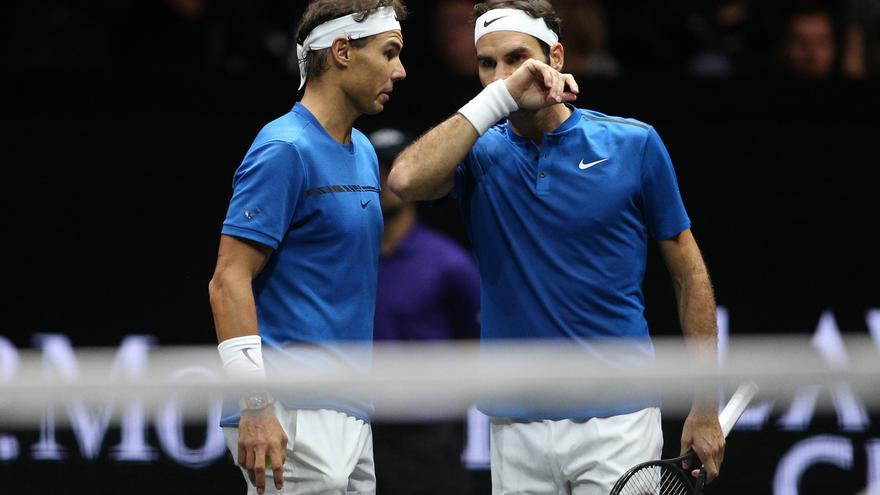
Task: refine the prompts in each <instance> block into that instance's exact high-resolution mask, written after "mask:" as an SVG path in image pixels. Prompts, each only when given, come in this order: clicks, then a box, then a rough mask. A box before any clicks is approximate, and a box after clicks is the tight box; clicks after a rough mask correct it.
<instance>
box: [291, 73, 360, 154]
mask: <svg viewBox="0 0 880 495" xmlns="http://www.w3.org/2000/svg"><path fill="white" fill-rule="evenodd" d="M300 104H301V105H302V106H304V107H306V108H307V109H308V110H309V111H310V112H312V115H314V116H315V118H316V119H317V120H318V122H320V123H321V126H322V127H323V128H324V130H325V131H327V134H329V135H330V137H332V138H333V139H335V140H336V141H337V142H339V143H340V144H351V128H352V126H354V121H355V120H357V118H358V117H360V112H359V111H358V110H357V109H355V108H354V105H352V104H351V101H350V100H349V99H348V97H347V96H346V95H345V93H344V92H343V91H342V90H341V89H340V88H339V86H338V85H335V84H324V83H323V81H310V82H309V83H308V85H307V86H306V92H305V94H304V95H303V97H302V100H300Z"/></svg>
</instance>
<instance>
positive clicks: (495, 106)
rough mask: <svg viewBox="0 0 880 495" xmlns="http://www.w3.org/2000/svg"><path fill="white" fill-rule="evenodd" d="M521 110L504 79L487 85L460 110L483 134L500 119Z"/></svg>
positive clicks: (479, 132)
mask: <svg viewBox="0 0 880 495" xmlns="http://www.w3.org/2000/svg"><path fill="white" fill-rule="evenodd" d="M516 110H519V105H518V104H517V103H516V100H515V99H513V96H511V94H510V91H508V89H507V86H506V85H505V84H504V80H503V79H499V80H497V81H495V82H493V83H492V84H490V85H488V86H486V87H485V88H484V89H483V91H481V92H480V94H478V95H477V96H476V97H474V99H473V100H471V101H469V102H468V104H467V105H465V106H463V107H461V110H459V111H458V113H460V114H461V115H462V116H463V117H464V118H466V119H468V121H469V122H470V123H471V125H473V126H474V129H476V130H477V133H478V134H479V135H480V136H482V135H483V134H485V133H486V131H488V130H489V128H490V127H492V126H493V125H495V124H496V123H497V122H498V121H499V120H501V119H503V118H504V117H507V116H508V115H510V114H511V113H512V112H515V111H516Z"/></svg>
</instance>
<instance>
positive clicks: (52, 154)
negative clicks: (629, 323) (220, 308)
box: [0, 71, 880, 493]
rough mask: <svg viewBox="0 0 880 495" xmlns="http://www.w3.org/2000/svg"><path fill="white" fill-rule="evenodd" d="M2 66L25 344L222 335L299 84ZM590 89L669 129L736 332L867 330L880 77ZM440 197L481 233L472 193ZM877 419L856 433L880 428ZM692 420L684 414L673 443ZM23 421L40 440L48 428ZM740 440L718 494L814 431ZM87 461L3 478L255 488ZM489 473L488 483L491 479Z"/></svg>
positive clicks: (826, 477)
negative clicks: (230, 263)
mask: <svg viewBox="0 0 880 495" xmlns="http://www.w3.org/2000/svg"><path fill="white" fill-rule="evenodd" d="M4 79H5V80H6V83H7V85H6V88H5V89H4V90H3V97H2V99H3V111H2V113H0V126H2V138H0V139H2V148H0V149H2V163H3V170H2V179H0V219H2V220H0V233H2V239H3V240H2V245H3V248H2V249H3V256H2V257H0V270H2V274H3V279H4V284H3V286H4V289H3V291H4V296H3V298H2V306H3V307H2V311H0V335H2V336H5V337H6V338H8V339H10V340H11V341H12V342H13V343H14V344H15V345H16V346H18V347H20V348H24V347H28V346H29V345H31V338H32V335H33V334H35V333H37V332H47V331H48V332H59V333H65V334H67V335H69V336H70V337H71V339H72V340H73V343H74V344H75V345H78V346H86V345H108V346H115V345H118V344H119V341H120V340H121V338H122V336H124V335H126V334H130V333H147V334H151V335H155V336H156V337H157V338H158V341H159V343H160V344H210V343H213V342H215V337H214V332H213V326H212V321H211V316H210V309H209V306H208V300H207V289H206V287H207V283H208V280H209V279H210V276H211V272H212V269H213V264H214V261H215V254H216V248H217V242H218V235H219V229H220V224H221V222H222V220H223V217H224V215H225V209H226V203H227V201H228V199H229V196H230V192H231V179H232V174H233V172H234V170H235V168H236V167H237V166H238V164H239V161H240V160H241V158H242V156H243V154H244V152H245V151H246V149H247V147H248V145H249V144H250V142H251V140H252V139H253V137H254V136H255V135H256V133H257V131H258V130H259V129H260V127H261V126H262V125H263V124H264V123H266V122H267V121H269V120H271V119H273V118H275V117H276V116H278V115H280V114H282V113H284V112H286V111H287V110H289V108H290V107H291V106H292V105H293V103H294V102H295V101H296V99H297V96H296V92H295V87H296V83H297V81H295V80H293V79H292V78H269V79H265V78H256V77H255V78H251V79H230V78H224V77H208V76H205V77H198V78H191V77H190V78H184V77H179V78H177V77H173V76H168V77H161V78H159V77H156V78H152V77H151V78H146V79H144V78H138V77H132V76H120V77H113V76H100V77H98V76H96V77H89V76H82V77H71V76H70V75H69V74H67V75H53V74H37V75H32V76H17V77H15V78H11V77H5V78H4ZM581 88H582V93H583V96H582V97H581V100H580V102H579V105H580V106H583V107H587V108H592V109H596V110H599V111H602V112H605V113H608V114H612V115H618V116H625V117H635V118H638V119H640V120H643V121H646V122H648V123H650V124H652V125H654V126H655V127H656V128H657V130H658V132H659V133H660V135H661V137H663V138H664V140H665V142H666V144H667V147H668V148H669V151H670V154H671V155H672V157H673V160H674V162H675V164H676V167H677V172H678V177H679V181H680V185H681V190H682V193H683V196H684V199H685V204H686V206H687V208H688V211H689V213H690V215H691V218H692V220H693V223H694V225H693V230H694V233H695V235H696V237H697V240H698V242H699V243H700V245H701V248H702V249H703V252H704V255H705V258H706V260H707V263H708V266H709V269H710V272H711V274H712V277H713V281H714V283H715V286H716V295H717V299H718V303H719V305H722V306H724V307H726V308H727V309H728V311H729V314H730V330H731V333H732V334H733V335H736V334H758V333H767V332H774V333H804V334H809V333H812V332H813V331H814V329H815V328H816V324H817V322H818V320H819V315H820V313H822V312H823V311H825V310H832V311H833V313H834V315H835V317H836V319H837V322H838V326H839V327H840V329H841V331H842V332H844V333H856V334H864V333H866V332H867V331H868V330H867V326H866V323H865V312H866V311H867V310H868V309H870V308H880V291H878V283H877V281H878V279H880V277H878V276H880V262H878V258H877V246H878V243H877V240H876V239H877V235H876V234H877V230H878V218H880V215H878V214H880V203H878V199H877V194H876V192H877V191H878V190H880V172H878V167H880V159H878V158H877V156H878V155H877V148H878V142H880V124H878V123H877V121H876V115H877V114H878V112H880V98H878V96H877V95H878V84H877V83H876V82H862V83H856V82H824V83H811V82H795V81H777V82H769V83H768V82H766V81H758V80H738V81H692V80H660V79H658V80H631V79H627V80H620V81H597V80H585V81H582V82H581ZM477 89H478V84H477V83H476V82H475V81H474V80H470V79H468V80H447V79H446V78H445V77H443V76H441V75H438V74H432V73H431V72H430V71H426V72H423V73H422V75H421V76H420V77H419V76H415V75H412V76H411V77H410V79H408V80H407V81H404V82H403V83H401V84H400V85H399V87H398V89H397V90H396V91H395V93H394V95H393V99H392V101H391V102H390V104H389V105H388V109H387V110H386V112H385V113H384V114H382V115H380V116H375V117H363V118H362V119H361V120H360V121H359V122H358V123H357V124H356V126H357V127H358V128H360V129H362V130H364V131H368V130H372V129H375V128H378V127H382V126H398V127H402V128H405V129H406V130H408V131H410V132H412V133H416V134H418V133H421V132H424V131H425V130H427V129H428V128H429V126H430V125H432V124H434V123H437V122H439V121H440V120H441V119H443V118H445V117H446V116H448V115H449V114H451V113H452V112H454V111H455V110H456V109H457V108H458V107H459V106H461V105H462V104H463V103H464V102H466V101H467V99H468V98H469V97H470V96H471V95H473V94H474V93H475V91H476V90H477ZM423 213H424V216H425V218H426V219H427V221H428V222H429V223H431V224H433V225H434V226H437V227H438V228H440V229H442V230H444V231H446V232H448V233H450V235H453V236H455V237H456V238H458V239H459V240H461V241H462V242H466V239H465V238H464V235H463V231H462V230H461V226H460V224H459V221H458V218H457V216H456V213H455V209H454V207H448V208H441V209H431V210H427V209H426V210H424V212H423ZM646 288H647V301H648V317H649V320H650V322H651V324H652V328H653V329H654V331H655V333H657V334H676V333H680V331H679V330H678V326H677V317H676V315H675V308H674V304H673V299H672V292H671V287H670V285H669V283H668V279H667V276H666V273H665V268H664V267H663V265H662V263H661V262H660V260H659V257H658V256H657V255H656V253H652V254H651V262H650V265H649V271H648V275H647V280H646ZM825 419H828V418H825ZM826 422H827V423H829V424H830V426H829V425H828V424H826V425H825V426H822V421H819V422H818V423H817V425H816V427H817V428H818V430H817V431H826V432H836V433H839V432H837V430H836V426H835V424H834V421H833V418H830V421H826ZM876 424H877V422H876V421H874V423H873V425H874V426H872V430H870V431H869V432H860V433H852V434H849V433H848V434H846V435H849V436H850V437H851V438H856V441H857V442H862V441H864V440H865V439H867V438H870V436H871V431H873V432H876V431H877V426H876ZM679 428H680V425H679V424H677V423H675V422H670V423H668V425H667V426H666V430H667V446H668V447H669V448H670V449H671V450H675V449H676V448H677V435H678V432H679V430H678V429H679ZM19 434H20V435H21V437H22V444H23V445H25V444H26V442H25V439H26V438H31V437H33V436H34V433H33V432H19ZM196 435H197V433H196ZM739 435H740V437H739V438H741V440H738V441H737V442H736V443H734V442H732V443H731V447H730V449H729V451H728V459H729V461H728V464H727V469H728V471H727V473H728V479H730V480H731V481H730V482H728V483H729V484H728V487H727V488H725V487H724V486H723V485H719V486H718V487H717V489H716V490H715V491H713V492H712V493H734V491H731V490H732V488H731V485H734V486H735V483H734V482H733V480H736V479H739V480H744V481H749V484H747V485H745V486H750V487H755V486H757V487H759V488H753V489H750V491H751V492H754V493H769V490H770V483H771V480H772V476H773V475H772V470H773V468H774V466H775V464H776V461H778V459H779V456H781V455H782V453H784V451H785V450H786V449H787V447H788V446H790V445H791V444H792V443H793V442H794V441H796V440H797V439H798V438H801V437H802V436H803V433H784V432H778V431H776V430H775V429H774V428H773V427H772V426H770V427H768V429H766V430H765V431H763V432H760V433H740V434H739ZM874 436H877V435H876V433H875V434H874ZM196 442H197V440H196ZM74 444H75V442H74ZM761 446H769V448H768V449H767V450H764V451H761V450H760V447H761ZM860 455H862V456H863V455H864V454H860ZM75 457H76V456H75V455H74V458H73V459H72V460H71V461H70V462H68V463H63V464H46V463H39V462H36V461H31V460H28V459H26V458H22V459H20V460H18V461H14V462H12V463H6V464H3V463H0V479H3V480H5V481H10V482H13V481H14V483H13V484H12V485H7V486H11V487H14V488H13V490H14V491H13V492H14V493H34V492H36V491H37V490H36V489H34V490H31V488H32V487H36V486H39V487H41V488H46V489H52V490H55V489H58V490H60V491H54V492H55V493H83V492H80V491H77V490H76V489H73V488H69V487H71V486H75V485H71V484H70V483H71V482H72V481H70V480H80V479H82V478H84V477H86V476H88V477H91V476H92V475H94V476H97V477H100V476H104V474H102V473H111V474H110V477H109V478H107V479H105V481H103V482H97V481H95V483H97V485H93V487H94V488H95V489H96V490H97V491H96V492H95V493H98V492H100V493H114V492H116V489H115V488H119V484H120V483H124V484H129V483H131V484H132V486H127V487H126V491H127V492H128V493H153V492H156V491H158V492H165V493H172V492H174V493H178V492H179V493H239V489H240V488H241V487H240V486H239V484H240V483H241V482H240V478H239V476H238V473H235V472H234V470H232V467H231V466H229V465H228V464H226V463H224V462H220V463H217V464H214V465H212V466H211V467H209V468H207V470H202V471H198V472H194V471H190V470H185V469H182V468H178V467H174V466H173V465H172V464H171V463H169V462H163V463H162V464H159V465H158V467H157V466H149V467H144V466H140V467H139V466H128V467H125V468H119V467H114V468H109V467H108V464H106V463H103V464H102V462H100V461H98V462H93V461H77V460H76V459H75ZM858 459H860V460H859V461H858V462H860V463H862V464H857V466H856V467H855V468H854V472H856V471H857V472H858V474H857V475H855V474H851V473H846V472H842V471H839V470H835V469H833V468H828V469H825V468H819V469H818V470H817V471H811V472H810V474H809V476H810V478H809V479H808V481H809V485H808V486H805V487H804V488H805V489H806V490H807V491H804V492H803V493H832V491H828V487H837V488H839V489H840V488H841V487H851V488H852V490H850V491H854V490H855V489H858V488H859V487H860V486H864V483H863V480H864V469H863V468H864V462H865V460H864V457H858ZM860 466H861V468H860ZM860 469H861V470H860ZM108 470H110V471H108ZM40 473H54V474H52V475H51V476H41V475H40ZM480 476H482V475H480ZM218 480H225V481H218ZM480 480H481V482H483V483H484V485H481V486H485V483H486V482H487V479H486V478H485V477H481V478H480ZM31 481H32V482H33V483H36V484H35V485H31V484H30V483H31ZM90 483H91V482H90ZM101 483H106V486H105V485H103V484H101ZM860 483H861V485H860ZM65 486H66V487H68V488H64V487H65ZM82 486H88V485H82ZM739 486H740V487H742V485H739ZM53 487H54V488H53ZM114 487H115V488H114ZM823 487H824V488H823ZM178 488H179V490H178ZM847 489H848V488H847ZM847 489H844V491H842V492H837V491H833V493H848V491H846V490H847ZM131 490H133V491H131ZM809 490H813V491H809ZM120 491H121V489H120ZM0 492H2V493H6V490H5V489H2V488H0ZM481 493H485V491H481Z"/></svg>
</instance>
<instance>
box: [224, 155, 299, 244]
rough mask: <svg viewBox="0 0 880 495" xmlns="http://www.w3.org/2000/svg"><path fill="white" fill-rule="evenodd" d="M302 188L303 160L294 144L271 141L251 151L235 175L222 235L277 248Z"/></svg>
mask: <svg viewBox="0 0 880 495" xmlns="http://www.w3.org/2000/svg"><path fill="white" fill-rule="evenodd" d="M302 187H303V166H302V160H301V159H300V156H299V153H298V152H297V150H296V148H294V147H293V146H292V145H291V144H289V143H286V142H281V141H270V142H268V143H265V144H263V145H261V146H258V147H256V148H253V149H251V150H250V151H249V152H248V154H247V156H245V158H244V161H243V162H242V164H241V166H239V167H238V170H237V171H236V172H235V178H234V179H233V183H232V188H233V192H232V199H231V200H230V201H229V210H228V211H227V213H226V220H225V221H224V222H223V234H226V235H231V236H235V237H243V238H245V239H249V240H252V241H256V242H259V243H260V244H264V245H266V246H269V247H271V248H272V249H277V248H278V245H279V244H281V241H282V239H284V235H285V234H286V233H287V230H288V228H289V227H290V223H291V221H292V219H293V213H294V209H295V207H296V203H297V201H298V200H299V197H300V195H301V191H302Z"/></svg>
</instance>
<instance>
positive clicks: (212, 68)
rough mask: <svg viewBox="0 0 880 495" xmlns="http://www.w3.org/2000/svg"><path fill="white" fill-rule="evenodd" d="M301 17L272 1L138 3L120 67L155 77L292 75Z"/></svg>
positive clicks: (195, 0)
mask: <svg viewBox="0 0 880 495" xmlns="http://www.w3.org/2000/svg"><path fill="white" fill-rule="evenodd" d="M298 13H301V12H297V11H296V10H295V9H294V8H293V7H292V6H290V5H288V4H278V3H276V2H271V1H269V0H252V1H248V2H239V1H235V0H162V1H152V2H137V3H135V5H134V8H133V14H132V15H130V20H129V21H128V22H129V24H130V30H129V32H128V33H126V35H125V39H126V41H125V43H126V44H127V45H128V49H127V51H126V53H124V54H120V55H121V57H120V59H119V64H120V66H121V67H122V68H125V69H128V70H131V71H138V72H140V71H148V72H154V73H163V72H171V73H184V74H200V73H220V74H231V75H240V74H249V73H255V72H257V73H265V72H278V73H284V72H289V61H288V58H289V53H290V51H291V49H292V45H294V44H293V43H292V36H291V33H290V31H291V29H292V25H293V20H294V19H295V18H297V17H296V16H297V14H298Z"/></svg>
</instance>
